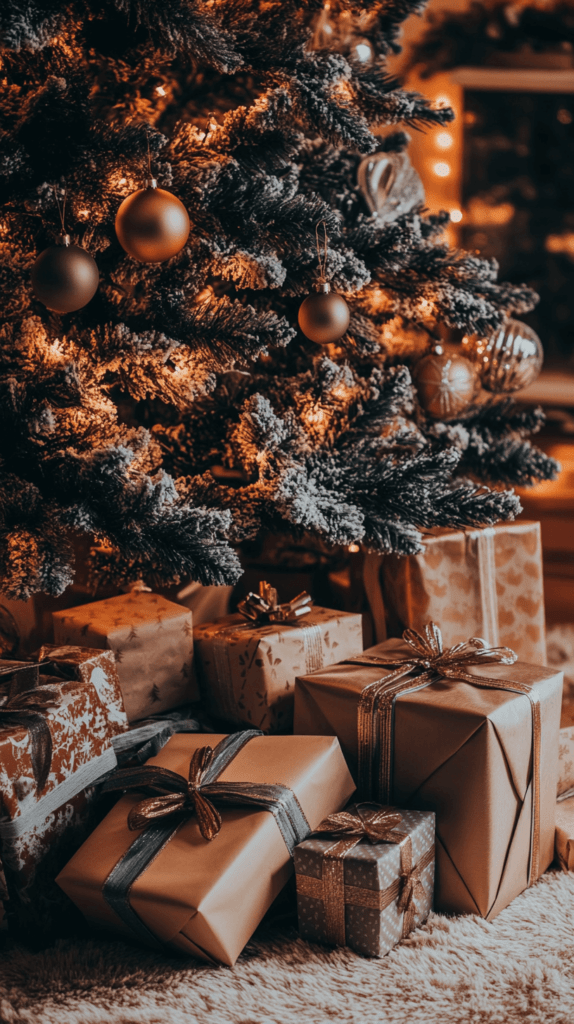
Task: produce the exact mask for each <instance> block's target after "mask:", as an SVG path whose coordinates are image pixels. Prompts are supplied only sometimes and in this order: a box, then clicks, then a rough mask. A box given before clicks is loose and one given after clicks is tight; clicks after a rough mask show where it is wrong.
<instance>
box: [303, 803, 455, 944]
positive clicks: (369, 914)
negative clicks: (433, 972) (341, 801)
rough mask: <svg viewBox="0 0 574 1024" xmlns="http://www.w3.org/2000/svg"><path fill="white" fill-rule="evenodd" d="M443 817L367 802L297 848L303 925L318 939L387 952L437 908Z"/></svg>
mask: <svg viewBox="0 0 574 1024" xmlns="http://www.w3.org/2000/svg"><path fill="white" fill-rule="evenodd" d="M434 823H435V816H434V814H432V813H429V812H428V811H397V810H395V809H394V808H389V807H380V806H378V805H376V804H359V805H356V806H352V807H349V808H348V809H347V810H346V811H343V813H341V814H332V815H331V816H330V817H329V818H327V819H326V820H325V821H323V822H321V823H320V824H319V825H318V827H317V829H316V830H315V833H314V834H313V835H312V836H310V837H309V839H305V840H304V841H303V842H302V843H301V844H300V845H299V846H298V847H297V849H296V850H295V874H296V881H297V913H298V917H299V931H300V932H301V935H302V937H303V938H304V939H308V940H309V941H310V942H325V943H327V944H328V945H331V946H349V947H350V948H351V949H355V950H356V951H357V952H358V953H363V954H365V955H367V956H384V955H385V953H388V952H389V950H390V949H392V948H393V946H396V944H397V942H400V940H401V939H403V938H406V936H407V935H409V933H410V932H412V930H413V929H414V928H416V927H417V926H418V925H420V924H422V923H423V921H425V920H426V918H427V917H428V915H429V912H430V909H431V907H432V897H433V886H434V854H435V849H434V842H435V836H434V832H435V828H434Z"/></svg>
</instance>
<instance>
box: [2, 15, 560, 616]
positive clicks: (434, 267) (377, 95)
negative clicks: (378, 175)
mask: <svg viewBox="0 0 574 1024" xmlns="http://www.w3.org/2000/svg"><path fill="white" fill-rule="evenodd" d="M423 6H424V4H422V3H421V2H419V0H395V2H392V0H372V2H371V0H360V2H357V3H354V2H352V0H332V2H331V4H330V6H329V7H327V5H326V6H325V8H323V7H322V6H321V5H320V4H319V3H318V0H297V2H293V0H265V2H263V0H215V2H203V0H170V3H169V4H157V3H155V2H152V0H99V2H98V3H93V2H91V0H87V2H83V3H82V2H79V0H68V2H66V3H63V2H59V0H42V2H40V0H12V2H11V3H10V4H7V5H4V6H3V8H2V10H1V11H0V40H1V45H2V53H1V67H0V88H1V102H0V112H1V118H2V121H1V129H0V130H1V133H2V147H1V156H0V173H1V176H2V178H1V180H2V185H1V187H2V209H1V215H0V245H1V265H2V269H1V285H2V287H1V296H2V297H1V299H0V302H1V304H2V309H1V327H0V330H1V333H2V368H1V383H0V388H1V403H0V410H1V412H0V415H1V416H2V433H1V445H2V484H1V498H0V502H1V505H0V508H1V527H0V558H1V587H2V589H3V591H4V592H6V593H7V594H9V595H11V596H13V597H28V596H29V595H30V594H32V593H34V592H36V591H39V590H43V591H46V592H48V593H51V594H58V593H61V592H62V591H63V590H64V589H65V587H66V586H67V585H68V584H69V583H70V581H71V580H72V578H73V574H74V556H73V538H74V535H75V534H84V535H88V536H89V537H91V538H93V551H92V556H91V563H92V574H93V577H94V579H96V580H97V579H99V580H106V581H110V580H117V581H125V580H127V579H133V578H137V577H139V576H141V575H144V576H145V577H146V578H147V579H148V580H149V581H152V582H155V583H161V582H164V583H168V582H174V581H177V580H180V579H184V578H188V577H193V578H194V579H196V580H199V581H201V582H202V583H231V582H233V581H235V580H236V579H237V578H238V576H239V574H240V571H241V570H240V563H239V560H238V556H237V549H238V547H239V546H240V544H241V543H242V542H243V541H245V540H247V539H249V538H254V537H257V536H260V535H262V534H265V533H269V532H273V531H284V530H289V531H292V533H293V534H294V535H295V536H299V535H301V534H302V533H303V532H306V533H307V534H311V535H312V536H315V537H316V538H317V539H318V540H320V541H321V543H328V544H332V545H348V544H351V543H361V544H362V545H364V546H365V548H367V549H370V550H375V551H380V552H387V551H396V552H399V553H410V552H414V551H416V550H418V549H419V547H420V536H421V535H420V529H421V528H425V527H432V526H435V525H451V526H459V525H460V526H464V525H467V524H473V525H481V524H485V525H486V524H492V523H493V522H495V521H497V520H499V519H508V518H513V517H514V516H515V515H516V513H517V512H518V511H519V502H518V499H517V497H516V496H515V494H514V493H513V491H512V490H505V489H504V486H508V485H510V486H512V485H514V484H521V485H522V484H528V483H532V482H533V481H535V480H537V479H541V478H548V477H551V476H552V475H553V474H554V473H555V471H556V464H555V463H554V462H553V461H552V460H550V459H548V458H547V457H546V456H544V455H543V454H542V453H541V452H540V451H537V450H536V449H535V448H533V447H532V446H531V444H530V442H529V441H528V440H527V435H528V434H529V433H530V432H531V431H532V430H533V429H536V428H537V427H539V426H540V423H541V418H542V414H541V413H540V412H539V411H536V412H528V413H526V412H523V411H520V410H519V409H517V408H515V407H513V406H512V405H511V403H510V401H509V400H508V399H507V398H504V397H502V398H501V397H492V396H491V397H490V398H489V399H488V400H484V396H483V398H482V399H480V400H474V399H473V400H470V401H469V402H468V403H466V404H465V405H464V408H462V409H461V410H460V412H459V414H458V415H455V416H451V417H449V418H448V419H447V420H443V419H441V418H440V417H437V416H436V414H435V415H430V409H429V404H428V402H427V403H426V404H425V403H423V404H425V407H424V408H423V405H422V404H421V402H420V401H419V398H418V397H417V393H416V390H415V388H414V386H413V379H412V371H413V367H414V366H415V363H416V361H417V360H419V359H420V357H421V356H423V355H424V354H425V353H426V352H427V351H428V350H429V346H430V344H431V343H432V341H433V340H436V339H437V338H438V337H440V335H441V332H442V333H444V332H445V331H447V330H448V331H454V332H455V335H454V336H455V338H460V336H461V335H462V333H471V334H472V333H477V334H478V335H485V334H488V333H489V332H492V331H493V330H495V329H496V328H497V327H498V326H499V325H500V324H501V323H502V322H503V321H504V319H505V317H507V316H508V315H510V314H520V313H522V312H525V311H527V310H529V309H530V308H531V307H532V305H533V303H534V302H535V296H534V295H533V294H532V292H531V291H529V290H528V289H527V288H522V287H516V286H509V285H505V284H500V283H497V280H496V274H497V268H496V266H495V265H494V264H493V263H492V262H489V261H486V260H483V259H480V258H479V257H478V256H477V255H476V254H465V253H461V252H457V251H453V250H451V249H449V247H448V245H447V244H446V243H445V242H444V241H443V240H442V238H441V234H442V232H443V229H444V227H445V225H446V224H447V222H448V214H444V215H438V216H429V215H426V214H425V212H424V203H423V201H422V194H421V191H420V187H419V186H420V183H419V182H418V179H417V177H416V175H415V174H414V172H413V171H412V168H409V165H408V160H407V158H406V157H405V156H404V154H405V150H406V147H407V144H408V135H407V134H406V131H405V129H406V128H408V127H409V126H410V127H411V128H413V129H415V130H417V129H420V128H423V129H425V130H432V129H433V127H434V126H436V125H444V124H445V123H447V122H448V121H449V120H451V119H452V111H451V110H449V109H447V108H442V109H433V108H432V106H431V105H430V104H429V103H428V102H427V101H426V100H425V99H424V98H423V97H421V96H420V95H418V94H413V93H409V92H407V91H404V90H403V89H402V88H400V86H399V84H398V82H396V81H394V80H393V79H392V78H391V77H389V74H388V72H387V69H386V62H387V59H388V57H389V55H391V54H393V53H395V52H397V51H398V49H399V46H398V38H399V33H400V26H401V23H402V22H403V21H404V19H405V18H406V17H408V16H409V15H410V14H412V13H414V12H420V10H421V9H422V7H423ZM369 154H374V157H373V161H372V163H371V165H370V170H369V166H367V168H366V171H363V179H362V181H363V183H362V185H359V184H358V183H357V182H358V178H357V174H358V169H359V167H362V168H364V167H365V164H364V159H365V157H366V156H368V155H369ZM383 158H385V159H386V163H385V165H384V166H385V167H386V166H387V165H388V167H389V168H390V171H389V173H388V174H387V176H386V178H383V179H382V182H383V184H382V185H381V188H380V189H379V193H378V199H377V203H378V204H379V207H380V208H379V210H378V212H377V211H376V210H375V212H373V209H372V206H371V208H369V205H367V203H366V201H365V189H367V191H368V188H369V183H371V184H372V177H371V178H369V174H371V176H372V174H373V173H374V172H373V168H374V170H375V172H376V169H377V167H378V166H379V164H380V161H381V159H383ZM399 171H400V172H401V173H399ZM365 174H366V176H367V177H366V179H365V177H364V175H365ZM151 178H153V179H155V180H156V181H157V183H158V185H159V188H161V189H164V190H168V191H169V192H170V193H171V194H172V195H173V196H175V197H177V199H178V200H180V201H181V202H182V203H183V204H184V206H185V208H186V209H187V211H188V213H189V218H190V222H191V229H190V233H189V237H188V238H187V241H186V243H185V245H183V247H180V250H179V252H178V253H177V254H176V255H174V256H173V257H172V258H170V259H167V260H166V259H165V253H163V254H162V253H161V252H159V251H158V252H157V253H156V257H159V259H163V262H145V261H140V260H138V259H134V258H132V257H131V256H130V255H128V254H127V253H126V251H124V248H122V246H121V245H120V242H119V240H118V235H117V234H116V230H115V219H116V215H117V212H118V209H119V207H120V205H121V204H122V202H123V201H124V200H125V199H126V197H128V196H129V195H130V194H132V193H134V192H135V191H137V190H138V189H141V188H142V187H143V185H144V180H145V179H151ZM365 181H366V184H365ZM401 183H404V184H401ZM148 187H151V186H148ZM381 189H382V193H381ZM385 189H386V192H385ZM393 189H394V192H393ZM157 195H158V196H159V193H157ZM381 196H382V199H381ZM379 200H381V201H380V202H379ZM64 201H65V209H64ZM62 233H63V234H67V235H68V236H69V238H70V240H71V242H72V243H73V244H74V245H76V246H78V247H80V248H81V249H83V250H85V251H86V252H87V253H89V254H90V256H91V257H93V258H94V259H95V261H96V264H97V269H98V271H99V287H98V289H97V291H96V293H95V295H94V297H93V298H92V299H91V301H89V302H88V301H86V304H84V305H82V306H81V308H79V309H76V310H75V311H73V312H67V313H61V312H60V313H59V312H54V310H53V309H52V310H51V309H50V308H48V306H49V305H50V299H49V295H48V298H46V294H45V292H42V290H41V288H40V287H39V286H37V287H36V288H35V290H34V289H33V288H32V286H31V277H30V271H31V268H32V266H33V265H34V263H35V261H36V260H37V257H38V255H39V254H40V253H42V251H43V250H45V249H46V248H48V247H50V246H52V245H54V237H55V236H56V235H58V234H62ZM120 235H121V232H120ZM70 251H71V250H70ZM73 255H74V253H72V256H73ZM75 255H76V257H77V256H78V254H77V252H75ZM152 255H153V254H152ZM80 257H81V254H80ZM319 271H321V272H322V277H321V282H323V281H326V282H328V284H329V285H330V287H331V289H332V293H331V294H332V295H335V296H336V295H337V294H338V295H339V296H343V298H344V300H345V302H346V304H347V306H348V308H349V312H350V322H349V326H348V329H347V330H346V331H345V333H344V334H342V336H341V337H340V338H337V337H336V338H335V340H334V341H331V342H329V343H328V344H323V345H319V344H317V343H315V342H314V341H312V340H309V338H308V337H307V336H306V335H305V334H304V333H303V332H302V330H301V329H300V328H299V327H298V312H299V307H300V305H301V303H302V301H303V300H304V299H305V297H306V296H308V295H310V294H312V293H313V292H314V288H315V286H316V284H317V281H318V279H319V277H320V275H319ZM48 284H49V282H48ZM94 287H95V283H94ZM48 290H49V289H48ZM91 290H93V288H92V289H91ZM88 291H90V289H88ZM38 296H40V298H43V299H44V301H40V298H39V297H38ZM52 305H53V306H57V303H52ZM456 332H458V333H456ZM308 333H309V332H308ZM427 398H428V396H427ZM501 485H503V486H501Z"/></svg>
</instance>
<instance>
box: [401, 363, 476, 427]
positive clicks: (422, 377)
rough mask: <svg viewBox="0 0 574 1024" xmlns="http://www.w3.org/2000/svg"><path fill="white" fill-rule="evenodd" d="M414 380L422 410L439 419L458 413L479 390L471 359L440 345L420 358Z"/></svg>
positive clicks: (449, 417) (450, 417)
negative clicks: (447, 351) (450, 352)
mask: <svg viewBox="0 0 574 1024" xmlns="http://www.w3.org/2000/svg"><path fill="white" fill-rule="evenodd" d="M413 379H414V382H415V387H416V389H417V393H418V396H419V401H420V403H421V405H422V407H423V409H424V410H425V412H426V413H427V414H428V415H429V416H432V417H433V419H437V420H448V419H452V417H453V416H458V415H459V413H461V412H463V411H464V410H465V409H466V407H467V406H468V405H469V404H470V402H471V401H472V399H473V398H474V396H475V394H476V392H477V390H478V374H477V372H476V369H475V367H474V366H473V364H472V363H471V362H470V360H468V359H465V358H464V356H459V355H456V354H455V355H450V354H448V353H446V352H443V351H442V348H440V347H438V348H437V350H436V351H435V352H430V353H429V355H427V356H423V358H422V359H419V361H418V363H417V364H416V366H415V369H414V373H413Z"/></svg>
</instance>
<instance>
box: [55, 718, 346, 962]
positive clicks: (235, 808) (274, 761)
mask: <svg viewBox="0 0 574 1024" xmlns="http://www.w3.org/2000/svg"><path fill="white" fill-rule="evenodd" d="M104 788H105V789H108V790H112V791H116V790H120V791H121V790H124V791H125V795H124V796H123V797H122V798H121V799H120V800H119V801H118V803H117V804H116V805H115V807H114V808H113V809H112V810H111V811H110V812H109V814H108V815H107V816H106V817H105V818H104V820H103V821H102V823H101V824H100V825H99V826H98V828H97V829H96V830H95V832H94V833H93V834H92V835H91V836H90V837H89V839H87V841H86V842H85V843H84V845H83V846H82V847H81V849H80V850H78V852H77V853H76V855H75V856H74V857H73V858H72V860H71V861H70V863H69V864H67V866H66V867H65V868H64V870H63V871H62V872H61V874H60V876H59V878H58V884H59V885H60V886H61V887H62V889H63V890H64V892H66V893H67V894H68V896H70V898H71V899H72V900H74V902H75V903H76V905H77V906H78V908H79V909H80V910H81V911H82V912H83V913H84V914H85V916H86V917H87V918H88V920H89V921H90V922H93V923H95V924H97V925H100V926H103V927H105V928H108V929H111V930H113V931H115V932H116V933H118V934H120V935H121V936H123V937H125V938H130V939H132V940H135V941H138V942H142V943H145V944H146V945H148V946H152V947H154V948H158V947H160V946H167V947H169V948H170V949H172V950H179V951H180V952H183V953H187V954H188V955H191V956H197V957H199V958H201V959H203V960H208V961H211V962H217V963H223V964H227V965H229V966H232V965H233V964H234V963H235V961H236V959H237V957H238V956H239V954H240V952H241V950H242V949H243V947H244V946H245V943H246V942H247V941H248V940H249V938H250V937H251V935H252V933H253V931H254V930H255V928H256V927H257V925H258V924H259V921H260V920H261V918H262V917H263V915H264V914H265V912H266V911H267V910H268V908H269V907H270V906H271V903H272V902H273V900H274V899H275V897H276V896H277V895H278V894H279V892H280V891H281V889H282V888H283V886H284V885H285V883H286V882H287V881H288V879H289V877H290V876H291V874H292V872H293V851H294V849H295V847H296V846H297V844H298V843H299V842H301V841H302V840H303V839H304V838H305V836H307V835H308V834H309V832H310V831H311V829H313V828H316V826H317V825H318V824H319V822H320V821H321V820H322V819H323V817H325V815H326V814H331V813H333V812H334V811H337V810H340V809H341V808H342V807H344V806H345V804H346V803H347V802H348V800H349V798H350V796H351V795H352V793H353V791H354V783H353V781H352V779H351V776H350V773H349V770H348V768H347V766H346V764H345V759H344V757H343V755H342V753H341V748H340V746H339V742H338V740H337V739H335V738H334V737H330V736H311V737H307V736H263V735H262V734H261V733H259V732H256V731H254V730H248V731H245V732H238V733H232V734H231V735H229V736H221V735H212V734H209V735H206V736H202V735H193V734H183V733H181V734H178V735H174V736H172V737H171V739H169V740H168V742H167V743H166V744H165V746H164V747H163V749H162V750H161V751H160V753H159V754H158V755H157V756H156V757H153V758H152V759H151V760H150V761H148V763H147V764H146V765H143V766H140V765H138V766H135V767H133V768H126V769H120V770H119V771H118V772H117V773H115V774H114V775H112V776H111V778H110V779H109V780H108V781H107V782H106V783H105V784H104Z"/></svg>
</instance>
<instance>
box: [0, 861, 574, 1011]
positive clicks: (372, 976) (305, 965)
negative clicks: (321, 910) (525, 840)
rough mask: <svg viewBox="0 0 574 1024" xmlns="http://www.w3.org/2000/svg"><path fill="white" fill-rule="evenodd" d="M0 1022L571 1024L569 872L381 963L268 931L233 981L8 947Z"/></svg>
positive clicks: (573, 932)
mask: <svg viewBox="0 0 574 1024" xmlns="http://www.w3.org/2000/svg"><path fill="white" fill-rule="evenodd" d="M0 1021H2V1024H104V1022H105V1024H329V1022H332V1024H459V1022H463V1021H464V1022H471V1024H525V1022H531V1024H572V1022H573V1021H574V873H570V874H560V873H558V872H549V873H547V874H546V875H544V876H543V877H542V879H541V880H540V882H539V883H538V884H537V885H536V886H534V887H533V888H532V889H530V890H528V891H527V892H525V893H523V894H522V895H521V896H519V897H518V899H516V900H515V901H514V903H512V904H511V906H509V907H507V909H506V910H504V911H503V912H502V913H501V914H500V915H499V916H498V918H497V919H496V920H495V921H494V922H492V924H487V923H486V922H485V921H482V920H480V919H479V918H475V917H458V918H455V917H453V918H448V917H443V916H442V915H438V914H433V915H432V916H431V918H430V920H429V922H428V924H427V925H426V926H425V927H423V928H419V929H418V930H417V931H416V932H415V933H414V934H413V936H412V937H411V938H410V939H408V940H407V941H405V942H404V943H403V944H401V945H400V946H398V947H397V948H396V949H394V950H393V951H392V952H391V953H389V955H388V956H386V957H385V958H384V959H382V960H370V959H365V958H363V957H360V956H357V955H355V954H354V953H352V952H350V951H349V950H346V949H338V950H329V949H326V948H323V947H321V946H317V945H307V944H306V943H305V942H303V941H302V940H301V939H299V938H298V937H297V934H296V932H295V930H294V929H290V928H285V927H283V928H281V929H280V928H278V926H277V925H275V926H274V927H271V926H269V925H266V926H265V928H262V929H260V930H259V932H258V933H257V935H256V936H255V938H254V940H253V941H252V943H251V944H250V945H249V947H248V948H247V949H246V951H245V952H244V953H243V955H242V957H241V959H240V960H239V961H238V963H237V965H236V967H235V968H234V969H233V970H230V969H229V968H223V967H221V968H213V967H209V966H206V965H202V964H199V963H197V962H194V961H180V960H175V959H172V958H168V957H163V956H161V955H156V954H152V953H149V952H146V951H143V950H141V949H138V948H136V947H130V946H127V945H124V944H123V943H119V942H113V941H110V942H105V941H98V942H96V941H90V940H84V941H81V942H78V943H76V944H75V945H74V944H72V943H70V942H63V943H60V944H58V945H57V946H55V947H54V948H52V949H49V950H47V951H45V952H43V953H35V954H34V953H30V952H27V951H25V950H23V949H20V948H18V949H14V948H13V947H10V946H7V947H6V948H5V950H4V955H3V957H2V961H1V966H0Z"/></svg>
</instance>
